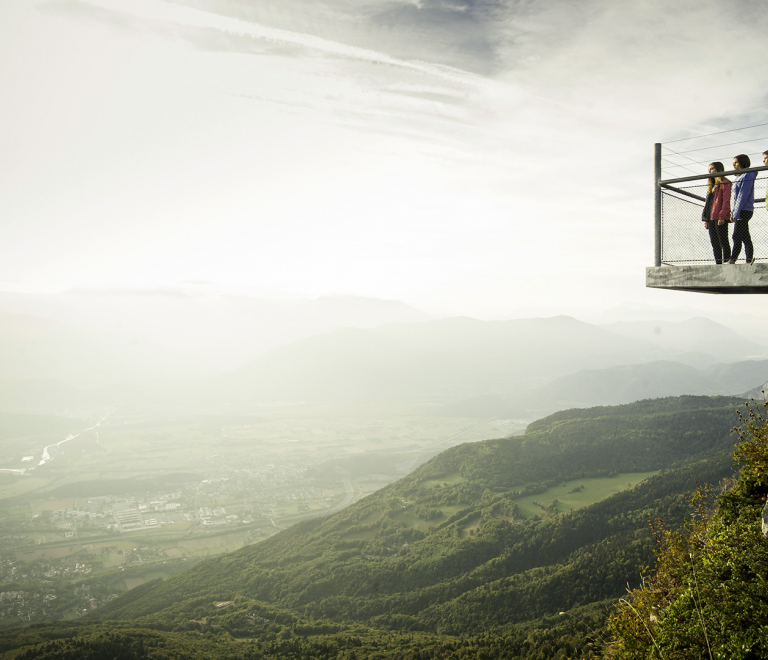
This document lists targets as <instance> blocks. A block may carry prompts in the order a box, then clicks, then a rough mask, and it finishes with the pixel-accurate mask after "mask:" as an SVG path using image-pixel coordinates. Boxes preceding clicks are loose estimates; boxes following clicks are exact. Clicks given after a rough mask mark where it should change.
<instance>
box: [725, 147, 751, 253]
mask: <svg viewBox="0 0 768 660" xmlns="http://www.w3.org/2000/svg"><path fill="white" fill-rule="evenodd" d="M749 165H750V161H749V156H747V155H746V154H739V155H738V156H734V158H733V169H734V170H743V169H746V168H748V167H749ZM756 178H757V172H747V173H746V174H740V175H739V176H737V177H736V180H735V181H734V182H733V203H732V204H731V222H733V223H734V227H733V252H731V258H730V259H729V260H728V263H729V264H735V263H736V259H738V258H739V253H740V252H741V245H742V243H743V244H744V253H745V254H746V257H747V263H748V264H751V263H752V262H753V261H754V248H753V247H752V237H751V236H750V235H749V221H750V219H751V218H752V215H753V214H754V212H755V179H756Z"/></svg>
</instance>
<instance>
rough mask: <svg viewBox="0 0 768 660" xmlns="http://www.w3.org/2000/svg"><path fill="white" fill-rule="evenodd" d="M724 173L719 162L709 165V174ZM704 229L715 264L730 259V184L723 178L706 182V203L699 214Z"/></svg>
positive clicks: (717, 177) (719, 177) (723, 168)
mask: <svg viewBox="0 0 768 660" xmlns="http://www.w3.org/2000/svg"><path fill="white" fill-rule="evenodd" d="M717 172H725V166H724V165H723V164H722V163H721V162H720V161H715V162H714V163H710V164H709V173H710V174H716V173H717ZM701 219H702V220H703V221H704V228H705V229H708V230H709V242H710V243H711V244H712V252H713V254H714V255H715V263H716V264H722V263H723V262H726V261H728V260H729V259H730V258H731V244H730V241H729V240H728V221H729V220H730V219H731V182H730V181H728V179H726V178H725V177H724V176H716V177H713V178H711V179H709V180H708V181H707V201H706V202H705V204H704V211H703V212H702V214H701Z"/></svg>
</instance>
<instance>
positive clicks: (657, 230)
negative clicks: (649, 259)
mask: <svg viewBox="0 0 768 660" xmlns="http://www.w3.org/2000/svg"><path fill="white" fill-rule="evenodd" d="M660 181H661V142H657V143H656V144H654V145H653V229H654V241H653V256H654V265H655V266H656V267H657V268H658V267H659V266H661V185H660V184H659V182H660Z"/></svg>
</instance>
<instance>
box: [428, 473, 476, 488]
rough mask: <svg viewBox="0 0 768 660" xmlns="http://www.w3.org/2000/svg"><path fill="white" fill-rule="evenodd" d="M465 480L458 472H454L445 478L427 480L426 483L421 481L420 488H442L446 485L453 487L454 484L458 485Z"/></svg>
mask: <svg viewBox="0 0 768 660" xmlns="http://www.w3.org/2000/svg"><path fill="white" fill-rule="evenodd" d="M465 481H466V479H465V478H464V477H462V476H461V475H460V474H459V473H458V472H454V473H453V474H449V475H447V476H445V477H441V478H440V479H427V480H426V481H422V482H421V485H422V486H427V487H434V486H442V485H443V484H448V485H449V486H453V485H454V484H460V483H464V482H465Z"/></svg>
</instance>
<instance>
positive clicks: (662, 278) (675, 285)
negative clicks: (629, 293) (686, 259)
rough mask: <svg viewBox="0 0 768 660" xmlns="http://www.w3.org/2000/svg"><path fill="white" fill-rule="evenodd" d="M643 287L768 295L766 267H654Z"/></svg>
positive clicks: (730, 265)
mask: <svg viewBox="0 0 768 660" xmlns="http://www.w3.org/2000/svg"><path fill="white" fill-rule="evenodd" d="M645 286H646V287H649V288H651V289H669V290H670V291H695V292H698V293H768V263H753V264H723V265H719V264H711V265H710V264H707V265H705V266H701V265H695V266H655V267H651V268H646V269H645Z"/></svg>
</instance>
